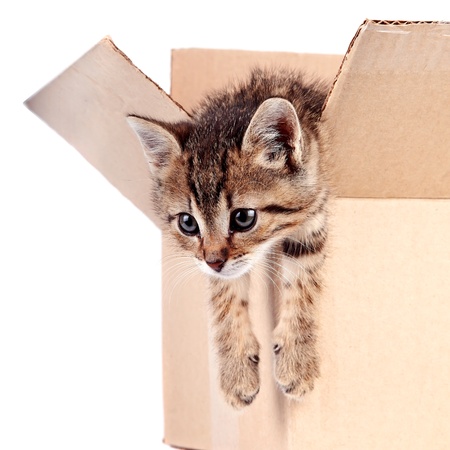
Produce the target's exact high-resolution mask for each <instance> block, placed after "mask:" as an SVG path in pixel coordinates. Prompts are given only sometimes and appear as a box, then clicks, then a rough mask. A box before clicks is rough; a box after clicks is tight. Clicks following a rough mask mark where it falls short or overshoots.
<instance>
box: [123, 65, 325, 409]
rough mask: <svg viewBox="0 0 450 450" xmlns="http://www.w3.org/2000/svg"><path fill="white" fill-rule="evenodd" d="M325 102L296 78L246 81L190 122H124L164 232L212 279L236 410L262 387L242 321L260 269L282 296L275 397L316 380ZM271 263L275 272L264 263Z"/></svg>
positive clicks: (318, 89)
mask: <svg viewBox="0 0 450 450" xmlns="http://www.w3.org/2000/svg"><path fill="white" fill-rule="evenodd" d="M325 97H326V87H325V86H324V85H323V84H321V83H319V82H308V81H307V80H306V79H305V77H304V76H303V75H302V74H299V73H296V72H288V71H263V70H254V71H253V72H252V73H251V75H250V77H249V79H248V80H247V81H246V82H244V83H241V84H239V85H237V86H234V87H230V88H228V89H225V90H222V91H220V92H216V93H213V94H211V95H210V96H208V97H207V98H206V99H205V100H204V101H203V102H202V103H201V104H200V105H199V107H198V108H197V109H196V110H195V111H194V112H193V114H192V117H191V119H190V120H189V121H186V122H183V123H162V122H159V121H155V120H152V119H143V118H138V117H134V116H130V117H129V122H130V124H131V126H132V127H133V128H134V130H135V131H136V133H137V134H138V136H139V138H140V140H141V142H142V145H143V147H144V150H145V155H146V157H147V159H148V161H149V165H150V169H151V173H152V177H153V179H154V191H153V204H154V205H156V206H155V210H156V212H157V213H158V215H159V217H160V219H161V224H162V226H163V228H164V231H165V232H166V233H168V234H169V235H170V236H172V238H173V241H174V242H175V243H176V245H177V246H178V247H179V248H180V252H183V253H184V254H187V255H190V256H192V257H193V258H194V259H195V261H196V262H197V263H198V265H199V266H200V268H201V269H202V270H203V271H204V272H205V273H206V274H207V275H208V276H209V280H210V283H209V284H210V289H211V302H210V304H211V325H212V327H213V331H214V339H215V347H216V352H217V356H218V364H219V369H220V382H221V387H222V390H223V392H224V394H225V398H226V399H227V401H228V402H229V403H230V404H231V405H232V406H234V407H235V408H241V407H244V406H246V405H249V404H250V403H251V402H252V401H253V399H254V398H255V396H256V395H257V393H258V391H259V387H260V380H259V372H258V362H259V344H258V342H257V340H256V338H255V335H254V334H253V332H252V329H251V323H250V318H249V313H248V304H249V301H251V292H249V277H250V276H251V269H252V268H253V267H254V266H255V265H256V264H265V265H266V268H267V270H268V272H269V273H270V275H271V277H272V278H274V279H275V278H276V277H278V279H279V280H280V281H281V283H279V284H280V286H282V301H281V308H280V313H279V319H278V324H277V326H276V328H275V330H274V334H273V346H274V347H273V348H274V367H275V378H276V380H277V382H278V384H279V386H280V388H281V389H282V390H283V391H284V392H285V393H286V394H287V395H289V396H291V397H293V398H297V399H298V398H300V397H302V396H303V395H304V394H305V393H306V392H308V391H310V390H312V389H313V386H314V380H315V379H316V378H317V377H318V376H319V357H318V354H317V350H316V338H317V329H316V320H315V314H316V313H315V308H316V304H317V299H318V296H319V294H320V287H321V278H320V270H321V267H322V264H323V261H324V258H325V250H326V240H327V198H328V189H327V183H326V177H325V174H326V171H325V170H324V163H323V161H324V154H325V152H326V132H325V125H324V124H323V123H322V122H321V121H320V114H321V110H322V107H323V103H324V101H325ZM269 252H272V253H276V254H277V255H278V259H272V260H273V261H279V263H274V264H272V265H269V264H268V263H267V260H266V256H267V255H268V254H269Z"/></svg>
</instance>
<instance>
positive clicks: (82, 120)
mask: <svg viewBox="0 0 450 450" xmlns="http://www.w3.org/2000/svg"><path fill="white" fill-rule="evenodd" d="M26 106H27V107H28V108H29V109H30V110H31V111H33V112H34V113H35V114H36V115H38V116H39V117H40V118H41V119H43V120H44V121H45V122H46V123H47V124H48V125H49V126H50V127H52V128H53V129H54V130H56V131H57V132H58V133H59V134H60V135H61V136H62V137H63V138H64V139H66V140H67V141H68V142H69V143H70V144H71V145H73V146H74V147H75V148H76V149H77V150H78V151H79V152H80V153H81V154H82V155H83V156H84V157H85V158H86V159H87V160H88V161H89V162H90V163H91V164H92V165H93V166H94V167H96V168H97V169H98V170H99V171H100V172H101V173H102V174H103V175H104V176H105V177H106V178H107V179H108V180H109V181H110V182H111V183H112V184H113V185H114V186H115V187H116V188H117V189H119V191H120V192H121V193H122V194H123V195H125V196H126V197H127V198H129V199H130V200H131V201H132V202H133V203H134V204H135V205H136V206H137V207H138V208H139V209H141V210H142V211H143V212H144V213H145V214H146V215H148V216H149V217H150V218H151V219H153V220H156V218H155V217H153V213H152V211H151V202H150V201H149V197H150V193H149V191H150V178H149V170H148V166H147V163H146V161H145V159H144V156H143V152H142V149H141V147H140V144H139V142H138V140H137V139H136V136H135V134H134V132H133V131H132V130H131V129H130V127H129V125H128V124H127V122H126V117H127V115H129V114H137V115H143V116H151V117H154V118H155V119H160V120H168V121H170V120H173V121H176V120H182V119H185V118H187V117H188V116H187V114H186V112H185V111H184V110H183V109H182V108H181V107H180V106H179V105H178V104H176V103H175V102H174V101H172V100H171V99H170V97H169V96H168V95H167V94H166V93H165V92H164V91H163V90H162V89H160V88H159V87H158V86H157V85H156V84H155V83H153V82H152V81H151V80H150V79H149V78H147V77H146V76H145V75H144V74H143V73H142V72H141V71H140V70H138V69H137V68H136V67H135V66H134V65H133V64H132V63H131V61H130V60H129V59H128V58H127V57H126V56H125V55H124V54H123V53H122V52H121V51H120V50H119V49H118V48H117V47H116V46H115V45H114V43H113V42H112V41H111V40H110V39H109V38H105V39H103V40H102V41H101V42H99V44H97V45H96V46H95V47H94V48H92V49H91V50H90V51H89V52H87V53H86V54H85V55H84V56H83V57H81V58H80V59H79V60H78V61H76V62H75V63H74V64H73V65H72V66H70V67H69V68H68V69H67V70H66V71H64V72H63V73H62V74H61V75H60V76H59V77H57V78H56V79H55V80H53V81H52V82H51V83H49V84H48V85H47V86H45V87H44V88H43V89H41V90H40V91H39V92H38V93H36V94H35V95H34V96H32V97H31V98H30V99H28V100H27V101H26Z"/></svg>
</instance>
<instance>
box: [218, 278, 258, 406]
mask: <svg viewBox="0 0 450 450" xmlns="http://www.w3.org/2000/svg"><path fill="white" fill-rule="evenodd" d="M210 284H211V294H212V298H211V309H212V326H213V333H214V340H215V344H216V351H217V357H218V363H219V373H220V385H221V388H222V391H223V392H224V394H225V399H226V400H227V401H228V403H230V404H231V405H232V406H233V407H235V408H237V409H239V408H242V407H244V406H246V405H249V404H250V403H252V401H253V399H254V398H255V396H256V394H257V393H258V392H259V371H258V362H259V344H258V342H257V340H256V337H255V335H254V334H253V332H252V330H251V324H250V319H249V315H248V284H249V277H248V275H247V276H243V277H240V278H238V279H235V280H219V279H211V281H210Z"/></svg>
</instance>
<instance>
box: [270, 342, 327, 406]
mask: <svg viewBox="0 0 450 450" xmlns="http://www.w3.org/2000/svg"><path fill="white" fill-rule="evenodd" d="M273 351H274V354H275V378H276V380H277V382H278V385H279V386H280V389H281V390H282V391H283V392H284V393H285V394H286V395H288V396H289V397H292V398H294V399H296V400H299V399H300V398H302V397H303V396H304V395H305V394H306V393H307V392H309V391H312V390H313V389H314V380H315V379H316V378H318V376H319V358H318V355H317V352H316V349H315V345H314V342H309V341H308V340H305V339H300V338H298V337H295V336H292V337H288V336H286V335H282V334H280V333H278V334H277V333H276V334H275V337H274V346H273Z"/></svg>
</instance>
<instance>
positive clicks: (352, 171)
mask: <svg viewBox="0 0 450 450" xmlns="http://www.w3.org/2000/svg"><path fill="white" fill-rule="evenodd" d="M449 80H450V24H449V23H419V22H417V23H411V22H384V21H378V22H377V21H366V22H365V23H364V24H363V25H362V26H361V27H360V29H359V30H358V32H357V34H356V36H355V38H354V39H353V41H352V44H351V45H350V48H349V50H348V53H347V55H346V57H345V59H344V62H343V64H342V67H341V70H340V73H339V76H338V77H337V79H336V82H335V85H334V88H333V90H332V92H331V95H330V96H329V99H328V103H327V106H326V108H325V111H324V117H325V118H326V120H328V121H329V122H330V123H331V125H332V128H333V130H334V138H333V144H334V145H333V158H332V159H333V160H334V161H335V163H336V168H335V173H334V174H333V176H334V182H335V185H336V187H337V193H338V195H340V196H344V197H406V198H408V197H409V198H420V197H423V198H450V145H449V142H450V82H449Z"/></svg>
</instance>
